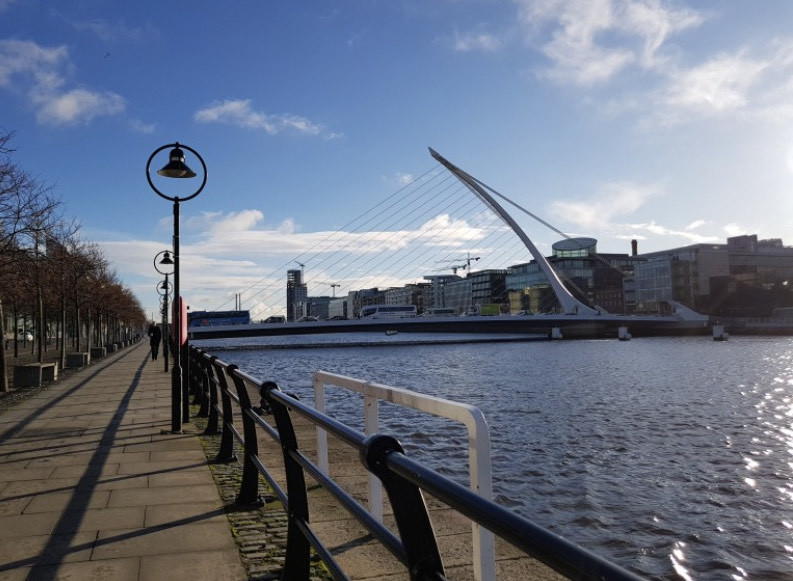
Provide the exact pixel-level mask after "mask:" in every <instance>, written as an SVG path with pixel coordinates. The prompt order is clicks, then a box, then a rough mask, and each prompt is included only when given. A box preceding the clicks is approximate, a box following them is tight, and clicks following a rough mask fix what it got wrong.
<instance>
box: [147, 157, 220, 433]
mask: <svg viewBox="0 0 793 581" xmlns="http://www.w3.org/2000/svg"><path fill="white" fill-rule="evenodd" d="M168 148H171V152H170V154H169V161H168V163H167V164H166V165H165V166H164V167H163V168H162V169H161V170H158V171H157V174H158V175H161V176H163V177H166V178H194V177H196V173H195V172H194V171H193V170H191V169H190V168H189V167H188V166H187V164H185V155H184V151H183V150H184V149H186V150H187V151H189V152H190V153H192V154H193V155H194V156H195V157H196V158H197V159H198V161H199V162H201V167H202V169H203V173H204V178H203V180H202V181H201V185H200V186H199V187H198V189H197V190H196V191H195V192H193V193H191V194H189V195H187V196H184V197H179V196H169V195H167V194H164V193H163V192H161V191H160V190H159V189H158V188H157V186H156V185H155V184H154V182H153V181H152V179H151V171H150V170H151V162H152V160H153V159H154V157H155V156H156V155H157V154H158V153H160V152H161V151H163V150H165V149H168ZM146 179H147V180H148V182H149V186H150V187H151V189H152V190H154V193H156V194H157V195H158V196H160V197H161V198H163V199H165V200H169V201H171V202H173V293H174V294H173V302H174V315H173V326H174V337H175V339H176V341H175V343H176V353H174V359H173V361H174V362H173V370H172V375H171V431H172V432H173V433H175V434H179V433H181V432H182V400H183V387H182V382H183V380H182V348H183V342H184V338H185V337H184V333H183V332H182V312H183V308H184V306H183V303H182V297H181V295H180V287H179V283H180V280H179V261H180V256H179V204H180V202H186V201H188V200H192V199H193V198H195V197H196V196H197V195H198V194H200V193H201V191H202V190H203V189H204V186H205V185H206V183H207V166H206V164H205V163H204V159H203V158H202V157H201V156H200V155H199V153H198V152H197V151H196V150H194V149H193V148H191V147H188V146H186V145H180V144H179V143H178V142H177V143H169V144H168V145H163V146H162V147H159V148H157V149H155V150H154V153H152V154H151V155H150V156H149V161H147V162H146ZM184 399H185V400H186V398H184Z"/></svg>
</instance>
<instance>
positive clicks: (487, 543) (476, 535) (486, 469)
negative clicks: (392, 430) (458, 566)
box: [314, 370, 496, 581]
mask: <svg viewBox="0 0 793 581" xmlns="http://www.w3.org/2000/svg"><path fill="white" fill-rule="evenodd" d="M328 384H330V385H335V386H337V387H342V388H344V389H348V390H350V391H354V392H356V393H360V394H362V395H363V414H364V433H365V434H366V435H367V436H369V435H372V434H375V433H377V432H378V431H379V430H380V417H379V406H378V403H379V401H381V400H382V401H388V402H390V403H393V404H397V405H401V406H408V407H412V408H413V409H417V410H420V411H422V412H425V413H429V414H432V415H435V416H442V417H445V418H448V419H451V420H455V421H457V422H460V423H461V424H463V425H465V427H466V428H467V429H468V470H469V478H470V486H471V490H473V491H475V492H478V493H479V495H480V496H482V497H483V498H486V499H488V500H492V499H493V483H492V463H491V460H490V431H489V429H488V427H487V422H486V421H485V416H484V415H483V414H482V411H481V410H480V409H479V408H477V407H474V406H472V405H469V404H463V403H459V402H455V401H450V400H447V399H442V398H439V397H434V396H431V395H425V394H421V393H417V392H415V391H409V390H407V389H400V388H398V387H392V386H389V385H382V384H380V383H374V382H370V381H362V380H359V379H355V378H353V377H347V376H345V375H339V374H336V373H329V372H327V371H321V370H320V371H315V372H314V406H315V407H316V409H317V411H319V412H320V413H323V414H324V413H325V386H326V385H328ZM317 455H318V461H319V466H320V468H321V469H322V470H324V471H325V472H328V470H329V464H328V438H327V433H326V432H325V431H324V430H322V429H321V428H320V427H317ZM369 512H371V513H372V516H374V517H375V518H376V519H377V520H379V521H380V522H382V521H383V495H382V490H381V486H380V479H379V478H377V476H375V474H373V473H370V476H369ZM471 536H472V537H473V543H472V546H473V566H474V579H475V580H476V581H483V580H484V579H493V578H494V577H495V575H496V544H495V538H494V536H493V533H492V532H490V531H488V530H486V529H483V528H482V527H481V526H480V525H479V523H477V522H476V521H473V522H472V523H471Z"/></svg>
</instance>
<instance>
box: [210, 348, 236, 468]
mask: <svg viewBox="0 0 793 581" xmlns="http://www.w3.org/2000/svg"><path fill="white" fill-rule="evenodd" d="M213 366H214V367H215V375H216V376H217V378H218V381H220V400H221V402H223V432H222V434H221V436H220V449H219V450H218V454H217V456H216V457H215V462H219V463H229V462H236V461H237V455H236V454H235V453H234V434H233V432H232V431H231V426H232V425H233V422H234V416H233V415H232V408H231V397H230V396H229V384H228V379H227V377H226V371H224V370H223V369H222V368H221V367H220V366H219V365H216V364H215V362H214V361H213ZM232 369H237V366H236V365H234V364H231V365H229V366H228V371H229V372H231V370H232Z"/></svg>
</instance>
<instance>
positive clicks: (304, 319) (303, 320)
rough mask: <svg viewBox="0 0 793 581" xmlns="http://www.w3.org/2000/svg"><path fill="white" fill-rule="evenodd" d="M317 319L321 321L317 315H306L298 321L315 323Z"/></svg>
mask: <svg viewBox="0 0 793 581" xmlns="http://www.w3.org/2000/svg"><path fill="white" fill-rule="evenodd" d="M315 321H319V319H317V318H316V317H312V316H311V315H306V316H305V317H300V318H299V319H298V320H297V322H298V323H313V322H315Z"/></svg>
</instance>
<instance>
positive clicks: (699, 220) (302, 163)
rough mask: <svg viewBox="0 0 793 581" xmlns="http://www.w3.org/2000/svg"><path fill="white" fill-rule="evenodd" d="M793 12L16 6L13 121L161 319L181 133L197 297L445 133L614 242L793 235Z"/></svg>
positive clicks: (462, 153)
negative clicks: (170, 156) (195, 193)
mask: <svg viewBox="0 0 793 581" xmlns="http://www.w3.org/2000/svg"><path fill="white" fill-rule="evenodd" d="M791 22H793V3H791V2H788V1H785V0H767V1H765V2H763V3H762V4H761V5H758V4H756V3H748V2H739V1H737V0H726V1H715V0H712V1H699V2H685V1H681V0H675V1H665V0H434V1H428V0H396V1H393V2H365V1H363V0H349V1H347V2H340V1H339V2H333V1H328V0H325V1H321V2H320V1H317V0H306V1H305V2H300V3H295V4H292V3H262V2H255V1H253V0H248V1H241V2H236V3H233V4H220V3H206V4H205V5H204V4H202V5H196V4H195V3H190V2H176V3H170V4H168V5H167V6H164V5H162V4H160V3H154V2H151V1H149V0H142V1H139V2H135V3H116V2H112V3H111V2H107V1H104V0H87V1H84V2H79V3H75V2H70V3H48V2H43V1H39V0H25V1H24V2H23V1H21V0H0V111H2V112H3V113H2V116H0V127H2V128H3V129H4V130H5V131H13V132H15V137H14V140H13V142H12V145H13V146H15V147H17V148H18V151H17V153H16V154H15V155H14V157H13V159H14V161H15V162H16V163H18V164H19V165H20V166H21V167H23V168H24V169H25V170H27V171H29V172H30V173H31V174H33V175H36V176H37V177H38V178H39V179H40V180H41V181H42V182H44V183H46V184H49V185H51V186H52V188H53V191H54V193H55V194H56V195H58V196H59V197H60V198H61V199H62V200H63V202H64V204H65V206H66V210H67V213H68V214H69V215H70V216H73V217H75V218H77V219H78V220H79V221H80V222H81V223H82V232H83V234H84V236H85V238H86V239H88V240H90V241H93V242H97V243H99V244H100V245H101V246H102V248H103V249H104V251H105V252H106V254H107V256H108V258H109V259H110V260H111V261H112V262H113V265H114V267H115V269H116V270H117V272H118V275H119V278H120V279H121V280H122V281H123V282H124V283H125V284H127V285H128V286H130V288H131V289H132V290H133V291H134V292H135V293H136V295H137V296H138V297H139V299H140V301H141V303H142V305H143V306H144V308H145V309H146V311H147V313H149V312H151V311H152V310H153V309H154V308H156V304H157V295H156V292H155V285H156V283H157V279H158V275H157V274H156V273H155V272H154V269H153V265H152V259H153V257H154V255H155V254H156V253H157V252H158V251H159V250H162V249H165V248H167V247H168V246H169V245H170V242H171V234H172V215H171V206H170V204H169V203H167V202H166V201H165V200H162V199H160V198H158V197H157V196H156V195H155V194H154V193H153V192H152V191H151V190H150V188H149V186H148V184H147V182H146V177H145V173H144V169H145V164H146V160H147V159H148V157H149V155H150V154H151V152H153V151H154V150H155V149H156V148H158V147H160V146H161V145H164V144H167V143H172V142H174V141H179V142H182V143H185V144H188V145H190V146H191V147H193V148H195V149H196V150H198V151H199V152H200V153H201V155H202V156H203V157H204V159H205V160H206V163H207V166H208V168H209V172H208V173H209V176H208V182H207V186H206V189H205V191H204V192H203V193H202V194H201V195H200V196H199V197H198V198H196V199H194V200H191V201H189V202H186V203H184V204H183V205H182V209H181V213H182V255H183V280H182V286H183V291H184V295H185V297H186V299H187V302H188V303H191V304H196V305H199V306H200V307H201V308H203V307H208V308H213V307H214V306H217V305H219V304H223V303H224V302H227V301H231V302H232V303H233V297H234V294H235V293H237V292H239V291H240V290H241V289H243V288H246V287H247V286H248V285H250V284H252V283H253V282H255V281H257V280H260V279H261V278H262V277H263V276H265V275H267V274H269V273H270V272H272V270H273V269H274V268H276V267H277V266H278V265H280V264H283V263H285V262H288V261H289V260H290V259H291V258H292V257H294V256H298V255H299V254H300V253H301V252H304V251H305V250H306V249H307V248H310V247H312V245H313V244H315V243H316V241H317V240H321V239H323V238H325V237H326V236H327V233H329V232H334V231H336V230H337V229H339V228H341V227H342V226H343V225H345V224H347V223H348V222H349V220H350V219H352V218H353V217H355V216H357V215H359V214H360V213H361V212H363V211H364V210H366V209H367V208H369V207H372V206H374V205H375V204H376V203H377V202H378V201H380V200H382V199H384V198H386V197H387V196H389V195H391V194H393V193H394V192H397V191H398V190H399V188H400V187H402V186H403V185H404V184H405V183H407V182H409V181H410V180H411V179H413V178H415V177H417V176H419V175H422V174H424V173H425V172H426V171H428V170H430V169H432V168H434V167H435V165H436V164H435V162H434V160H432V158H431V157H430V156H429V153H428V151H427V147H432V148H434V149H436V150H437V151H439V152H440V153H441V154H442V155H444V156H445V157H447V158H448V159H449V160H451V161H452V162H453V163H455V164H457V165H458V166H460V167H461V168H463V169H464V170H466V171H467V172H469V173H471V174H472V175H474V176H476V177H477V178H479V179H481V180H482V181H484V182H485V183H487V184H489V185H490V186H492V187H493V188H495V189H496V190H498V191H499V192H502V193H503V194H505V195H507V196H509V197H510V198H511V199H513V200H515V201H516V203H518V204H520V205H521V206H523V207H525V208H527V209H529V210H530V211H531V212H533V213H536V214H537V215H539V216H540V217H542V218H544V219H546V220H548V221H549V222H551V223H552V224H554V225H555V226H557V227H558V228H559V229H561V230H563V231H564V232H566V233H567V234H570V235H573V236H590V237H593V238H596V239H597V240H598V241H599V245H598V248H599V250H600V251H602V252H609V253H611V252H625V253H627V252H629V251H630V240H631V239H637V240H638V241H639V249H640V251H641V252H651V251H655V250H662V249H667V248H674V247H679V246H684V245H687V244H693V243H700V242H702V243H724V242H725V241H726V238H727V237H729V236H733V235H738V234H757V235H758V236H759V237H760V238H782V239H783V241H785V242H786V243H787V244H793V230H792V226H793V199H791V198H792V197H793V30H791V29H790V23H791ZM427 218H428V220H429V219H430V218H432V216H428V217H427ZM523 225H524V227H525V229H526V231H527V233H528V234H529V236H530V237H532V239H533V240H534V241H535V243H536V244H537V245H538V247H539V248H540V250H541V251H543V252H544V253H546V254H547V253H550V247H551V244H553V242H555V241H556V240H557V239H558V236H556V235H555V234H553V233H552V232H549V231H547V230H542V229H540V228H538V227H537V226H536V224H533V223H531V222H530V221H527V222H526V223H525V224H523ZM285 277H286V271H285V270H284V272H283V278H284V279H285ZM199 283H200V284H199ZM191 286H192V287H193V288H197V287H199V286H200V287H201V289H202V290H201V293H200V294H199V293H196V292H194V291H192V290H191Z"/></svg>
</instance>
